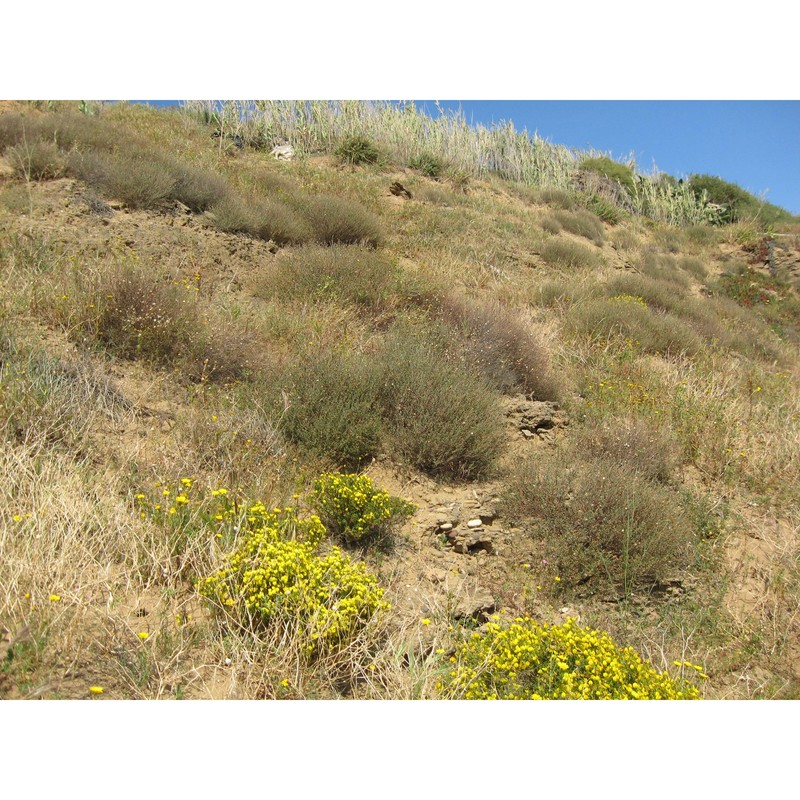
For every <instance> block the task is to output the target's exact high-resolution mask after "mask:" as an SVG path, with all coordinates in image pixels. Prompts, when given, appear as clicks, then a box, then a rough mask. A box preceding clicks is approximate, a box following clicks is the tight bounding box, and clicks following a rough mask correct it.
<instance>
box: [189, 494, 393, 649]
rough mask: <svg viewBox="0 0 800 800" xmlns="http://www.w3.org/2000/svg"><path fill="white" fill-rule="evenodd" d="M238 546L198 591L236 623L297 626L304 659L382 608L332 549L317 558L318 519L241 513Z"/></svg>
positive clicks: (360, 574)
mask: <svg viewBox="0 0 800 800" xmlns="http://www.w3.org/2000/svg"><path fill="white" fill-rule="evenodd" d="M245 521H246V529H245V530H244V531H243V536H242V538H241V541H240V544H239V546H238V547H237V548H236V550H234V551H233V552H231V553H229V554H228V555H226V556H225V564H224V566H223V567H222V569H220V570H218V571H217V572H215V573H213V574H212V575H210V576H208V577H206V578H204V579H202V580H201V581H200V582H199V584H198V590H199V591H200V593H201V594H202V595H204V596H205V597H207V598H209V599H210V600H211V601H212V602H213V603H214V604H215V605H216V606H217V607H220V608H223V609H226V610H227V611H228V612H229V613H231V614H233V615H234V616H236V617H237V618H238V619H239V620H240V621H241V622H242V623H245V624H247V623H250V624H254V625H256V626H258V625H266V624H269V623H270V622H273V621H275V620H281V619H282V620H286V621H292V622H295V623H299V626H300V629H301V630H302V631H303V634H302V635H303V636H304V638H305V641H304V645H305V647H306V651H307V652H308V653H310V654H312V653H317V652H319V651H320V650H324V649H330V648H335V647H337V646H340V645H342V644H344V643H345V642H346V641H347V640H348V639H349V638H350V637H351V636H352V635H354V634H355V633H356V632H357V631H358V629H359V628H361V627H363V625H365V624H366V623H367V622H368V621H369V620H370V619H371V618H372V617H373V616H375V614H378V613H381V612H383V611H385V610H387V609H388V608H389V604H388V603H386V602H385V601H384V600H383V589H381V588H380V587H379V586H378V582H377V579H376V578H375V576H374V575H372V574H371V573H369V572H367V569H366V567H365V565H364V564H363V563H361V562H353V561H351V560H350V559H349V558H348V557H347V556H346V555H344V554H343V553H342V552H341V551H340V550H338V549H337V548H334V549H332V550H331V551H330V552H329V553H327V554H326V555H320V554H319V553H318V550H319V547H320V544H321V542H322V540H323V538H324V537H325V533H326V531H325V527H324V525H323V524H322V522H321V521H320V519H319V517H317V516H311V517H309V518H308V519H299V518H298V517H297V515H296V510H295V509H294V508H291V507H287V508H276V509H272V510H269V509H267V508H266V507H265V506H264V505H263V504H262V503H256V504H255V505H253V506H251V507H250V508H249V509H248V513H247V516H246V520H245Z"/></svg>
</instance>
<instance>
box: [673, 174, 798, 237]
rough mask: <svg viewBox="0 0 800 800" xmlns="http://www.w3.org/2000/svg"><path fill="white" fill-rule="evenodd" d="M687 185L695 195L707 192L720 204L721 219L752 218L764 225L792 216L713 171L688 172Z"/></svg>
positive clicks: (709, 197)
mask: <svg viewBox="0 0 800 800" xmlns="http://www.w3.org/2000/svg"><path fill="white" fill-rule="evenodd" d="M689 189H690V190H691V191H692V192H693V193H694V195H695V196H696V197H698V198H700V197H702V196H703V194H704V193H707V195H708V200H709V201H710V202H712V203H716V204H717V205H720V206H722V207H723V211H722V213H721V215H720V221H721V222H739V221H742V220H753V221H757V222H758V223H759V224H760V225H761V226H764V227H766V226H769V225H774V224H775V223H776V222H782V221H786V222H789V221H791V219H792V215H791V214H790V213H789V212H788V211H787V210H786V209H784V208H780V207H779V206H776V205H773V204H772V203H765V202H764V201H763V200H760V199H759V198H757V197H756V196H755V195H752V194H750V192H748V191H746V190H745V189H742V187H741V186H738V185H737V184H735V183H730V182H729V181H724V180H722V178H718V177H716V176H714V175H692V176H690V178H689Z"/></svg>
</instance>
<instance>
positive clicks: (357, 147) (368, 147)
mask: <svg viewBox="0 0 800 800" xmlns="http://www.w3.org/2000/svg"><path fill="white" fill-rule="evenodd" d="M335 152H336V155H337V156H338V157H339V158H340V159H341V160H342V161H344V162H345V163H346V164H375V163H376V162H377V161H378V158H379V157H380V152H379V151H378V148H377V147H375V145H374V144H373V143H372V142H371V141H370V140H369V139H366V138H365V137H363V136H349V137H348V138H347V139H345V140H344V141H343V142H342V143H341V144H340V145H339V146H338V147H337V148H336V151H335Z"/></svg>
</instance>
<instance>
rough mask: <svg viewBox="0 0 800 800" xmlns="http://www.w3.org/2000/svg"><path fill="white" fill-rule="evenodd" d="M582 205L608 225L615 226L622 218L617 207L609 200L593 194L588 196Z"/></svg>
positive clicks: (620, 210) (621, 213) (620, 211)
mask: <svg viewBox="0 0 800 800" xmlns="http://www.w3.org/2000/svg"><path fill="white" fill-rule="evenodd" d="M584 203H585V205H586V208H588V209H589V211H591V212H592V213H593V214H594V215H595V216H597V217H599V218H600V219H601V220H603V222H607V223H608V224H609V225H617V224H618V223H619V222H620V221H621V220H622V218H623V216H624V214H623V211H622V209H621V208H619V206H616V205H614V203H612V202H611V201H610V200H609V199H607V198H605V197H603V196H602V195H600V194H597V193H594V192H592V193H590V194H589V195H588V197H587V198H586V200H585V201H584Z"/></svg>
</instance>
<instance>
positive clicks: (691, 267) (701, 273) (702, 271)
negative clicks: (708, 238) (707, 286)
mask: <svg viewBox="0 0 800 800" xmlns="http://www.w3.org/2000/svg"><path fill="white" fill-rule="evenodd" d="M678 266H679V267H680V268H681V269H682V270H683V271H684V272H688V273H689V274H690V275H692V276H693V277H695V278H696V279H697V280H698V281H703V280H705V279H706V277H707V276H708V269H707V268H706V265H705V264H704V263H703V262H702V260H701V259H699V258H695V257H693V256H684V257H683V258H681V259H679V260H678Z"/></svg>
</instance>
